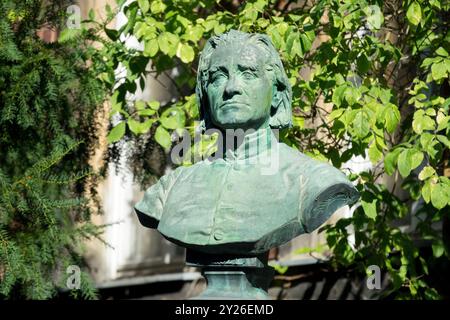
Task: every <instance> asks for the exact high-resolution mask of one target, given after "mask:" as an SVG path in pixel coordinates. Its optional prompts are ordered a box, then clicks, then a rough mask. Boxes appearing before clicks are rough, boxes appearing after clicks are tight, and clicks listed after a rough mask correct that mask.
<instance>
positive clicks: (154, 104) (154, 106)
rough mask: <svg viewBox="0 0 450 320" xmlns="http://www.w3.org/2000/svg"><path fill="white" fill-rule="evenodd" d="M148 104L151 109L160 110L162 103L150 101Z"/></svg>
mask: <svg viewBox="0 0 450 320" xmlns="http://www.w3.org/2000/svg"><path fill="white" fill-rule="evenodd" d="M148 106H149V107H150V108H151V109H153V110H155V111H156V110H158V109H159V107H160V103H159V101H150V102H149V103H148Z"/></svg>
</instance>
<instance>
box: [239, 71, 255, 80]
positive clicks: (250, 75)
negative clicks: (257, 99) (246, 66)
mask: <svg viewBox="0 0 450 320" xmlns="http://www.w3.org/2000/svg"><path fill="white" fill-rule="evenodd" d="M242 75H243V77H244V79H247V80H250V79H254V78H255V77H256V75H255V73H253V72H251V71H249V70H246V71H244V72H242Z"/></svg>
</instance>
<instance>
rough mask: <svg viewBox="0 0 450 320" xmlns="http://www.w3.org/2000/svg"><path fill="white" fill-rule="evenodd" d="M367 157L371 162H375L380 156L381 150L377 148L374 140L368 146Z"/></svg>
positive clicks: (381, 154) (381, 155)
mask: <svg viewBox="0 0 450 320" xmlns="http://www.w3.org/2000/svg"><path fill="white" fill-rule="evenodd" d="M368 153H369V159H370V161H371V162H372V163H373V164H376V163H377V162H378V161H379V160H380V159H381V158H382V157H383V152H381V150H380V149H379V148H378V145H377V143H375V141H373V142H372V144H371V145H370V146H369V152H368Z"/></svg>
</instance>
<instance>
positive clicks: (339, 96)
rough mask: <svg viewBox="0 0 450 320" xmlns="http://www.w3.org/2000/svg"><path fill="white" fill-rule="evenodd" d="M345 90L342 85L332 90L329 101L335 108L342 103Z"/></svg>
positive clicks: (345, 87) (344, 86)
mask: <svg viewBox="0 0 450 320" xmlns="http://www.w3.org/2000/svg"><path fill="white" fill-rule="evenodd" d="M345 90H347V86H346V85H342V86H339V87H337V88H336V89H334V92H333V97H332V98H331V101H332V102H333V103H334V105H335V106H337V107H340V106H341V104H342V101H343V100H344V92H345Z"/></svg>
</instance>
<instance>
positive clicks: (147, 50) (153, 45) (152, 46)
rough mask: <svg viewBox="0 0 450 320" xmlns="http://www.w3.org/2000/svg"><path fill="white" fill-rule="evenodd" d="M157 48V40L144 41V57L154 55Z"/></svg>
mask: <svg viewBox="0 0 450 320" xmlns="http://www.w3.org/2000/svg"><path fill="white" fill-rule="evenodd" d="M158 50H159V45H158V40H157V39H151V40H147V41H145V43H144V56H146V57H154V56H155V55H156V54H157V53H158Z"/></svg>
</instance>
